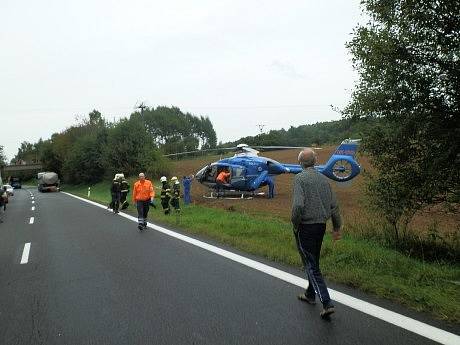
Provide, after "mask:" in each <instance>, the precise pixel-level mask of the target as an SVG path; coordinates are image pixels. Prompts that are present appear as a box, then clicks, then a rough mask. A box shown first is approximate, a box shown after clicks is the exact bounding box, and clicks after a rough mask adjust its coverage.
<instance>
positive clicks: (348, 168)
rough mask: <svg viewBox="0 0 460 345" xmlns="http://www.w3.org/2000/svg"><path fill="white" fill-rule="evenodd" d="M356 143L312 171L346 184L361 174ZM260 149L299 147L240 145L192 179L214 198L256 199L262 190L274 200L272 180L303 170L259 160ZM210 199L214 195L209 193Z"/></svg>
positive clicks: (347, 142)
mask: <svg viewBox="0 0 460 345" xmlns="http://www.w3.org/2000/svg"><path fill="white" fill-rule="evenodd" d="M358 143H359V140H352V139H346V140H344V141H342V143H341V144H340V145H339V146H338V147H337V148H336V150H335V151H334V153H333V154H332V155H331V157H330V158H329V160H328V161H327V163H326V164H324V165H316V166H315V169H316V170H318V171H319V172H320V173H322V174H324V175H325V176H327V177H328V178H330V179H331V180H334V181H337V182H346V181H350V180H351V179H353V178H355V177H356V176H357V175H358V174H359V173H360V171H361V166H360V165H359V164H358V162H357V161H356V160H355V158H354V157H355V154H356V151H357V148H358ZM257 148H259V149H266V150H280V149H288V148H289V149H292V148H301V147H289V146H252V147H249V146H248V145H246V144H240V145H238V146H237V147H236V148H226V149H227V150H228V149H231V150H235V149H236V153H235V155H234V156H233V157H230V158H224V159H221V160H219V161H217V162H214V163H211V164H208V165H206V166H205V167H203V168H201V169H200V170H199V171H198V172H197V173H196V174H195V179H196V180H197V181H199V182H200V183H201V184H203V185H205V186H207V187H209V188H211V189H212V190H213V191H217V197H220V196H225V195H226V194H225V193H226V192H231V193H239V194H241V198H243V196H244V195H245V193H250V194H251V195H252V196H253V195H255V191H256V190H257V189H259V188H261V187H264V186H267V185H268V187H269V195H268V197H269V198H272V197H274V177H275V176H276V175H280V174H286V173H289V174H298V173H300V172H301V171H302V167H301V166H300V165H298V164H285V163H279V162H277V161H275V160H273V159H271V158H267V157H260V156H259V155H258V154H259V151H257ZM222 171H226V172H228V173H230V178H229V179H228V180H227V181H226V183H224V184H222V183H218V181H216V179H217V176H218V175H219V174H220V173H221V172H222ZM211 197H214V196H213V193H211Z"/></svg>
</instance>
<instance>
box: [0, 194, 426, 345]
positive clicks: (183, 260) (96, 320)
mask: <svg viewBox="0 0 460 345" xmlns="http://www.w3.org/2000/svg"><path fill="white" fill-rule="evenodd" d="M30 191H31V192H32V193H33V194H34V196H35V197H34V201H35V203H34V204H32V200H31V197H30V195H29V191H28V190H18V191H16V195H15V196H14V197H13V198H11V199H12V200H11V203H10V204H9V206H8V210H7V214H6V215H5V222H4V223H3V224H0V344H4V345H9V344H14V345H16V344H124V345H125V344H213V345H216V344H433V343H434V342H432V341H431V340H428V339H426V338H424V337H422V336H419V335H417V334H415V333H412V332H409V331H407V330H405V329H403V328H400V327H396V326H393V325H391V324H389V323H387V322H384V321H382V320H379V319H377V318H374V317H371V316H369V315H367V314H365V313H362V312H359V311H356V310H354V309H351V308H349V307H347V306H345V305H341V304H336V309H337V313H336V314H335V315H334V316H333V318H332V320H331V321H324V320H321V319H320V318H319V312H320V306H319V305H316V306H310V305H306V304H304V303H302V302H299V301H298V300H297V299H296V295H297V294H298V293H299V292H300V291H301V290H300V289H299V288H298V287H296V286H293V285H291V284H288V283H286V282H284V281H282V280H279V279H277V278H275V277H272V276H270V275H267V274H264V273H262V272H258V271H256V270H254V269H251V268H249V267H246V266H243V265H241V264H239V263H237V262H234V261H231V260H228V259H227V258H224V257H222V256H219V255H217V254H214V253H211V252H208V251H205V250H203V249H201V248H198V247H195V246H193V245H191V244H189V243H185V242H182V241H180V240H178V239H175V238H172V237H169V236H167V235H165V234H162V233H160V232H157V231H153V230H147V231H145V232H143V233H139V232H138V231H137V229H136V223H134V222H132V221H131V220H129V219H126V218H123V217H120V216H116V215H113V214H111V213H109V212H106V211H105V210H103V209H101V208H98V207H94V206H92V205H89V204H86V203H84V202H82V201H80V200H77V199H74V198H72V197H70V196H67V195H65V194H63V193H49V194H41V193H38V192H37V191H36V190H30ZM32 206H35V210H34V211H32ZM31 217H34V220H33V223H32V224H30V223H31V220H30V218H31ZM25 243H30V253H29V256H28V259H27V263H24V264H21V263H20V262H21V260H24V259H25V258H24V254H23V252H24V245H25ZM300 275H301V272H299V276H300Z"/></svg>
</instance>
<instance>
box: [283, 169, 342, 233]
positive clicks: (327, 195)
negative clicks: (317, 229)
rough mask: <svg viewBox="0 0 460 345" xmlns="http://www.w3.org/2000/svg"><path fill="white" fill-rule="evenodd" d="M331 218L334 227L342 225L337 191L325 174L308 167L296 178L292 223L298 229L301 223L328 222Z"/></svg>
mask: <svg viewBox="0 0 460 345" xmlns="http://www.w3.org/2000/svg"><path fill="white" fill-rule="evenodd" d="M329 218H332V224H333V226H334V229H338V228H340V227H341V226H342V219H341V217H340V213H339V205H338V203H337V199H336V197H335V193H334V192H333V191H332V189H331V186H330V185H329V182H328V181H327V179H326V177H325V176H323V175H322V174H321V173H319V172H318V171H316V170H315V168H313V167H309V168H306V169H304V170H303V171H302V172H301V173H299V174H297V175H296V176H295V178H294V190H293V197H292V216H291V221H292V224H293V225H294V228H296V229H297V228H298V226H299V224H315V223H326V221H327V220H328V219H329Z"/></svg>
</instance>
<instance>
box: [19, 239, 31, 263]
mask: <svg viewBox="0 0 460 345" xmlns="http://www.w3.org/2000/svg"><path fill="white" fill-rule="evenodd" d="M29 252H30V242H29V243H26V244H24V250H23V251H22V258H21V265H24V264H26V263H28V262H29Z"/></svg>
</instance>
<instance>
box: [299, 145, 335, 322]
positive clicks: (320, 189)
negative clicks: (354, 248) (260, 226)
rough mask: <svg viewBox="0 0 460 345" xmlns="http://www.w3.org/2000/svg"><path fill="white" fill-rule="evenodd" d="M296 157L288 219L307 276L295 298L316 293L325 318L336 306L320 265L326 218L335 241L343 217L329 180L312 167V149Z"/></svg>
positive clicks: (309, 298) (310, 299) (311, 298)
mask: <svg viewBox="0 0 460 345" xmlns="http://www.w3.org/2000/svg"><path fill="white" fill-rule="evenodd" d="M298 159H299V164H300V165H301V166H302V172H301V173H299V174H297V175H296V176H295V178H294V188H293V197H292V215H291V220H292V224H293V226H294V234H295V237H296V243H297V248H298V249H299V254H300V256H301V258H302V262H303V263H304V265H305V271H306V273H307V278H308V288H307V290H306V291H305V293H303V294H301V295H299V296H298V298H299V299H300V300H301V301H304V302H307V303H309V304H315V303H316V300H315V299H316V295H318V297H319V299H320V301H321V303H322V304H323V310H322V311H321V314H320V316H321V317H322V318H326V317H329V315H330V314H332V313H334V311H335V310H334V305H333V304H332V301H331V298H330V296H329V292H328V291H327V286H326V283H325V281H324V279H323V276H322V274H321V270H320V267H319V258H320V252H321V244H322V243H323V237H324V233H325V231H326V221H327V220H328V219H329V218H332V225H333V232H332V237H333V240H334V241H335V240H339V239H340V237H341V232H340V229H341V226H342V220H341V217H340V213H339V205H338V203H337V199H336V197H335V194H334V192H333V191H332V189H331V186H330V184H329V182H328V181H327V179H326V177H325V176H323V175H322V174H321V173H319V172H318V171H317V170H316V169H315V168H314V165H315V163H316V153H315V151H313V150H312V149H309V148H307V149H304V150H302V151H301V152H300V154H299V157H298Z"/></svg>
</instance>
